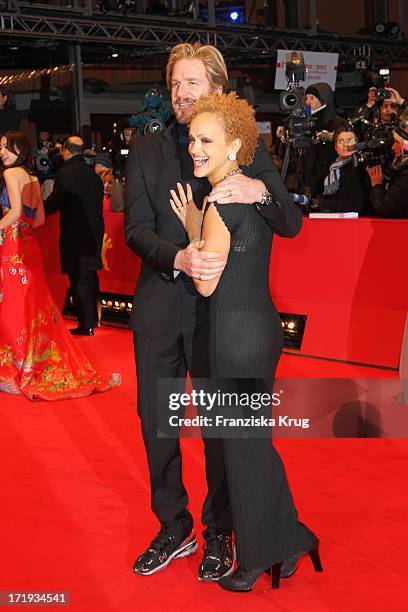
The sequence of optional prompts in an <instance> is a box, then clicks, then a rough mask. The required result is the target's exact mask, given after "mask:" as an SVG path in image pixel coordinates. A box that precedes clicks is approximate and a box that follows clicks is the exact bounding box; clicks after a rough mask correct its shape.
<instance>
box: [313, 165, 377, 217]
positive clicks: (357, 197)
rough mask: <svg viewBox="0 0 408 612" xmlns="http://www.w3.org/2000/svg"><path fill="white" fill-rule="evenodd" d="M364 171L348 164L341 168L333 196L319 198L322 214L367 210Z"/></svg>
mask: <svg viewBox="0 0 408 612" xmlns="http://www.w3.org/2000/svg"><path fill="white" fill-rule="evenodd" d="M363 172H364V170H363V169H362V168H361V167H360V166H358V167H357V168H356V167H355V166H353V163H352V162H351V163H349V164H348V165H347V166H344V167H343V168H341V171H340V181H339V188H338V190H337V192H336V193H335V194H334V195H326V196H325V195H324V196H322V197H321V198H320V200H319V202H320V210H321V211H323V212H358V213H359V214H361V213H362V212H364V211H366V210H367V202H366V200H367V197H366V193H367V191H366V189H365V184H364V182H365V176H364V175H363Z"/></svg>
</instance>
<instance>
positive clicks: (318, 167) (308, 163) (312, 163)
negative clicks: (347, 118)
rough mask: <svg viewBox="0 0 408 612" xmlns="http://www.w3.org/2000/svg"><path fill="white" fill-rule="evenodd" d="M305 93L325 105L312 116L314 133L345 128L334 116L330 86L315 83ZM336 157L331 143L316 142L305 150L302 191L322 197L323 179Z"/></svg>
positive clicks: (342, 122)
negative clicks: (314, 123)
mask: <svg viewBox="0 0 408 612" xmlns="http://www.w3.org/2000/svg"><path fill="white" fill-rule="evenodd" d="M306 93H311V94H313V95H315V96H316V97H318V98H319V100H321V102H322V103H323V104H325V105H326V108H323V109H322V110H320V111H318V112H317V113H316V114H315V115H314V117H315V119H316V125H315V132H322V131H327V132H335V131H336V130H338V129H340V128H342V127H345V122H344V120H343V119H341V118H340V117H338V116H337V115H336V107H335V106H334V94H333V92H332V90H331V87H330V85H328V84H327V83H315V84H313V85H310V86H309V87H308V88H307V89H306ZM336 157H337V153H336V150H335V148H334V146H333V143H332V142H331V141H326V142H318V143H317V144H314V145H312V146H311V147H309V148H308V149H307V150H306V154H305V158H304V164H303V191H305V192H306V193H307V194H308V195H311V196H312V197H314V196H317V195H322V193H323V189H324V185H323V183H324V179H325V177H326V176H327V174H328V173H329V168H330V166H331V164H332V163H333V162H334V160H335V159H336Z"/></svg>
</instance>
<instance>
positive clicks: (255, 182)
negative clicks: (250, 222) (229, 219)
mask: <svg viewBox="0 0 408 612" xmlns="http://www.w3.org/2000/svg"><path fill="white" fill-rule="evenodd" d="M265 191H266V187H265V185H264V183H263V182H262V181H260V180H259V179H251V178H249V177H248V176H245V174H233V175H232V176H228V177H227V178H226V179H224V180H223V181H221V183H218V185H216V186H215V187H214V188H213V190H212V191H211V193H210V195H209V196H208V201H209V202H218V204H234V203H235V202H238V203H239V204H253V203H254V202H260V201H261V200H262V196H263V194H264V193H265Z"/></svg>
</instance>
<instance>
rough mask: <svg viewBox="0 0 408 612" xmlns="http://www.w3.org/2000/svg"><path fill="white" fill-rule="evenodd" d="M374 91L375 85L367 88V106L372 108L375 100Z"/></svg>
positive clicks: (375, 89)
mask: <svg viewBox="0 0 408 612" xmlns="http://www.w3.org/2000/svg"><path fill="white" fill-rule="evenodd" d="M376 91H377V88H376V87H370V89H369V90H368V98H367V106H368V108H372V107H373V106H374V104H375V103H376V101H377V100H376V97H375V94H376Z"/></svg>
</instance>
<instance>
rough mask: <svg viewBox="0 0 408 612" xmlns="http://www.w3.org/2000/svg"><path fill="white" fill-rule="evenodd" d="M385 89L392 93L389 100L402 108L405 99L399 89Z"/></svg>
mask: <svg viewBox="0 0 408 612" xmlns="http://www.w3.org/2000/svg"><path fill="white" fill-rule="evenodd" d="M385 89H386V90H387V91H389V92H390V94H391V98H389V99H390V101H391V102H392V103H393V104H398V106H402V105H403V104H404V98H403V97H402V96H401V94H400V92H399V91H398V90H397V89H394V88H393V87H386V88H385Z"/></svg>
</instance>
